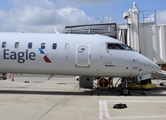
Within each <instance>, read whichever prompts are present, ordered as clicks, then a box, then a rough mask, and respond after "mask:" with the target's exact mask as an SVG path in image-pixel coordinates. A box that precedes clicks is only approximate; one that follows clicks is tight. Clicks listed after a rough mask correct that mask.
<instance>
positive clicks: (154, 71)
mask: <svg viewBox="0 0 166 120" xmlns="http://www.w3.org/2000/svg"><path fill="white" fill-rule="evenodd" d="M150 66H151V68H152V73H156V72H157V71H160V70H161V67H160V66H158V65H157V64H156V63H151V64H150Z"/></svg>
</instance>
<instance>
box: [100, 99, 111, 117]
mask: <svg viewBox="0 0 166 120" xmlns="http://www.w3.org/2000/svg"><path fill="white" fill-rule="evenodd" d="M108 118H110V115H109V112H108V107H107V102H106V101H102V100H100V101H99V119H108Z"/></svg>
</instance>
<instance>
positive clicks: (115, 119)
mask: <svg viewBox="0 0 166 120" xmlns="http://www.w3.org/2000/svg"><path fill="white" fill-rule="evenodd" d="M150 118H153V119H154V118H156V119H157V118H166V115H149V116H122V117H110V118H107V120H108V119H109V120H117V119H118V120H119V119H122V120H124V119H126V120H129V119H131V120H133V119H150Z"/></svg>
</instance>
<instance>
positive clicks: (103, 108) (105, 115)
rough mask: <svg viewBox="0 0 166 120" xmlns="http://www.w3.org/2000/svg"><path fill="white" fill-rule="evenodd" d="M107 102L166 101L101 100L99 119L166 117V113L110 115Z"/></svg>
mask: <svg viewBox="0 0 166 120" xmlns="http://www.w3.org/2000/svg"><path fill="white" fill-rule="evenodd" d="M107 102H113V103H114V102H115V103H126V102H128V103H129V102H130V103H166V101H134V100H124V101H123V102H122V100H104V101H103V100H99V119H100V120H102V119H105V120H106V119H107V120H108V119H109V120H116V119H127V120H128V119H141V118H145V119H148V118H149V119H150V118H166V115H147V116H121V117H110V115H109V112H108V106H107Z"/></svg>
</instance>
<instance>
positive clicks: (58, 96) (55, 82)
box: [0, 75, 166, 120]
mask: <svg viewBox="0 0 166 120" xmlns="http://www.w3.org/2000/svg"><path fill="white" fill-rule="evenodd" d="M48 77H49V76H44V75H43V76H42V75H40V76H36V75H22V76H21V75H16V76H15V78H14V81H12V80H11V79H7V80H0V120H133V119H138V120H139V119H141V120H166V86H162V87H161V86H159V84H160V83H161V82H164V81H162V80H160V81H158V80H153V81H152V82H153V83H156V84H157V86H158V87H157V88H155V89H151V90H146V91H144V93H145V95H144V94H141V93H142V92H141V91H140V90H137V91H135V90H132V91H131V95H128V96H124V95H119V93H118V92H117V91H115V90H112V89H98V90H97V89H93V90H91V89H83V88H79V82H78V81H76V80H75V77H74V76H55V77H53V78H51V79H50V80H47V78H48ZM28 82H29V83H28ZM118 103H122V104H126V105H127V108H124V109H115V108H113V106H114V105H115V104H118Z"/></svg>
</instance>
